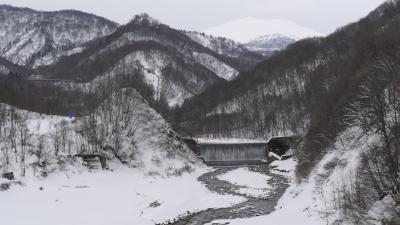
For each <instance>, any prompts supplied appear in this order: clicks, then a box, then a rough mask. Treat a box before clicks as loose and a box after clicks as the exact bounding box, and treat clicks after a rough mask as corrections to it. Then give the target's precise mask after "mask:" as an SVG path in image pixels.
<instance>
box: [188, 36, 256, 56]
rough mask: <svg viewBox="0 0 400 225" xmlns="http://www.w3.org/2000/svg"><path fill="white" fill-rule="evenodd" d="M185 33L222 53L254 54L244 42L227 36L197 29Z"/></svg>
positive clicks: (229, 54) (230, 54) (235, 54)
mask: <svg viewBox="0 0 400 225" xmlns="http://www.w3.org/2000/svg"><path fill="white" fill-rule="evenodd" d="M184 33H185V34H186V35H187V36H189V37H190V38H191V39H192V40H194V41H196V42H197V43H199V44H201V45H203V46H204V47H206V48H209V49H211V50H213V51H215V52H217V53H218V54H221V55H226V56H230V57H238V58H239V57H240V58H244V57H248V56H249V55H251V54H252V53H251V52H249V50H248V49H247V48H246V47H245V46H244V45H243V44H240V43H238V42H235V41H233V40H231V39H228V38H225V37H215V36H212V35H207V34H205V33H200V32H196V31H184ZM253 55H254V54H253Z"/></svg>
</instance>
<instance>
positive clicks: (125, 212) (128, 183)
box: [0, 162, 294, 225]
mask: <svg viewBox="0 0 400 225" xmlns="http://www.w3.org/2000/svg"><path fill="white" fill-rule="evenodd" d="M286 163H287V162H286ZM289 163H290V162H289ZM291 164H294V163H291ZM278 169H280V170H278ZM283 169H285V168H283ZM281 170H282V168H275V169H271V168H270V167H269V166H255V167H225V168H218V169H215V170H205V169H198V170H197V172H194V173H192V174H185V175H183V176H181V177H168V178H160V177H151V176H143V173H142V172H141V171H139V170H138V169H127V168H125V169H116V170H114V171H96V172H83V173H75V174H69V175H68V174H51V175H50V176H49V177H47V178H44V179H42V180H37V179H30V180H25V181H24V182H23V185H21V186H19V185H15V186H12V187H11V188H10V189H9V190H7V191H3V192H0V203H1V204H0V212H1V215H2V216H1V222H2V224H13V225H26V224H29V225H54V224H57V225H109V224H116V225H128V224H129V225H131V224H135V225H153V224H207V223H209V222H211V221H213V220H216V219H234V218H248V217H255V216H260V215H266V214H269V213H271V212H272V211H273V210H274V207H275V205H276V203H277V202H278V200H279V198H280V197H281V196H282V194H283V193H284V191H285V189H286V187H287V186H288V184H287V179H286V178H285V175H287V171H286V172H278V171H281ZM174 221H175V222H174Z"/></svg>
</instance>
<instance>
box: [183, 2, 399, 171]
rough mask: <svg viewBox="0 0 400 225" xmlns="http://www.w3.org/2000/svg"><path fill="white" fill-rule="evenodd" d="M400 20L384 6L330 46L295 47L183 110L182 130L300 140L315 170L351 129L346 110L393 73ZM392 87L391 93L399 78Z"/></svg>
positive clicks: (314, 42) (324, 42)
mask: <svg viewBox="0 0 400 225" xmlns="http://www.w3.org/2000/svg"><path fill="white" fill-rule="evenodd" d="M399 15H400V14H399V6H398V5H397V4H393V3H385V4H383V5H382V6H381V7H379V8H378V9H377V10H375V11H373V12H372V13H370V14H369V15H368V16H367V17H366V18H364V19H362V20H360V21H359V22H357V23H354V24H350V25H348V26H345V27H342V28H340V29H338V30H337V31H336V32H335V33H333V34H332V35H330V36H328V37H326V38H316V39H306V40H302V41H299V42H297V43H295V44H293V45H290V46H289V47H288V48H287V49H286V50H284V51H282V52H281V53H279V54H277V55H276V56H274V57H272V58H270V59H268V60H266V61H265V62H263V63H261V64H259V65H258V66H257V67H256V68H255V69H254V70H253V71H252V72H249V73H242V74H241V75H240V76H239V77H238V78H237V79H236V80H234V81H232V82H230V83H227V84H223V85H216V86H214V87H211V88H210V89H208V90H207V91H206V92H205V93H204V94H202V95H199V96H196V97H195V98H193V99H192V100H190V101H187V102H185V104H184V105H183V106H182V108H181V109H180V110H178V111H177V114H176V118H175V119H176V121H178V123H177V127H179V128H180V129H181V131H182V132H186V133H188V134H191V135H193V134H194V135H206V136H214V137H243V136H246V137H253V138H255V137H258V138H270V137H272V136H277V135H301V136H304V141H303V143H304V145H303V148H302V150H301V151H299V152H301V154H303V155H304V156H303V159H307V160H306V161H305V162H315V160H316V159H319V158H320V157H321V153H322V150H323V149H324V147H326V146H328V145H329V144H330V143H332V141H333V140H335V137H336V135H337V134H338V133H339V132H341V131H342V130H343V129H345V127H346V125H345V124H346V123H345V122H346V119H347V117H346V114H347V109H348V107H350V106H351V105H352V104H353V103H354V101H356V100H357V99H358V96H359V95H360V93H361V87H362V86H363V84H364V82H366V81H367V80H369V79H373V78H376V76H375V75H374V74H376V73H379V74H383V72H377V70H378V71H379V69H380V70H383V71H386V70H389V69H388V68H382V65H385V67H389V68H392V67H391V65H396V64H397V63H398V61H397V60H399V55H398V47H397V46H399V40H398V39H397V37H398V36H399V31H398V29H397V27H398V24H399V23H400V16H399ZM389 71H397V70H396V69H392V70H389ZM388 75H390V74H388ZM387 79H388V80H387V81H386V82H385V84H387V85H388V84H389V83H393V82H394V81H393V79H398V77H397V76H394V77H393V78H390V79H389V78H387ZM195 106H196V107H195ZM307 164H309V163H307ZM306 167H308V168H311V167H310V165H308V166H306Z"/></svg>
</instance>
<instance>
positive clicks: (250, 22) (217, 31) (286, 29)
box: [205, 17, 323, 43]
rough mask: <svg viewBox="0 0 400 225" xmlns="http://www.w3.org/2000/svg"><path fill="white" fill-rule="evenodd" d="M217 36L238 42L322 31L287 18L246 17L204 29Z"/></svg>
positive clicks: (297, 37)
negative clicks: (268, 36)
mask: <svg viewBox="0 0 400 225" xmlns="http://www.w3.org/2000/svg"><path fill="white" fill-rule="evenodd" d="M205 33H207V34H211V35H214V36H217V37H226V38H230V39H232V40H234V41H237V42H240V43H247V42H250V41H252V40H254V39H256V38H259V37H262V36H265V35H274V34H279V35H282V36H285V37H289V38H293V39H296V40H298V39H303V38H306V37H313V36H323V34H322V33H320V32H317V31H314V30H312V29H309V28H305V27H302V26H300V25H297V24H296V23H293V22H291V21H287V20H278V19H274V20H261V19H257V18H254V17H246V18H243V19H239V20H235V21H232V22H228V23H226V24H222V25H219V26H216V27H212V28H209V29H207V30H206V31H205Z"/></svg>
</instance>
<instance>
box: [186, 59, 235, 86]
mask: <svg viewBox="0 0 400 225" xmlns="http://www.w3.org/2000/svg"><path fill="white" fill-rule="evenodd" d="M193 56H194V58H195V59H196V61H197V62H198V63H200V64H201V65H203V66H205V67H206V68H207V69H209V70H211V71H212V72H214V73H215V74H216V75H217V76H219V77H221V78H222V79H225V80H228V81H230V80H233V79H235V78H236V77H237V76H238V75H239V72H238V71H237V70H235V69H234V68H232V67H230V66H228V65H226V64H225V63H223V62H221V61H219V60H218V59H217V58H215V57H214V56H212V55H209V54H205V53H199V52H193Z"/></svg>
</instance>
